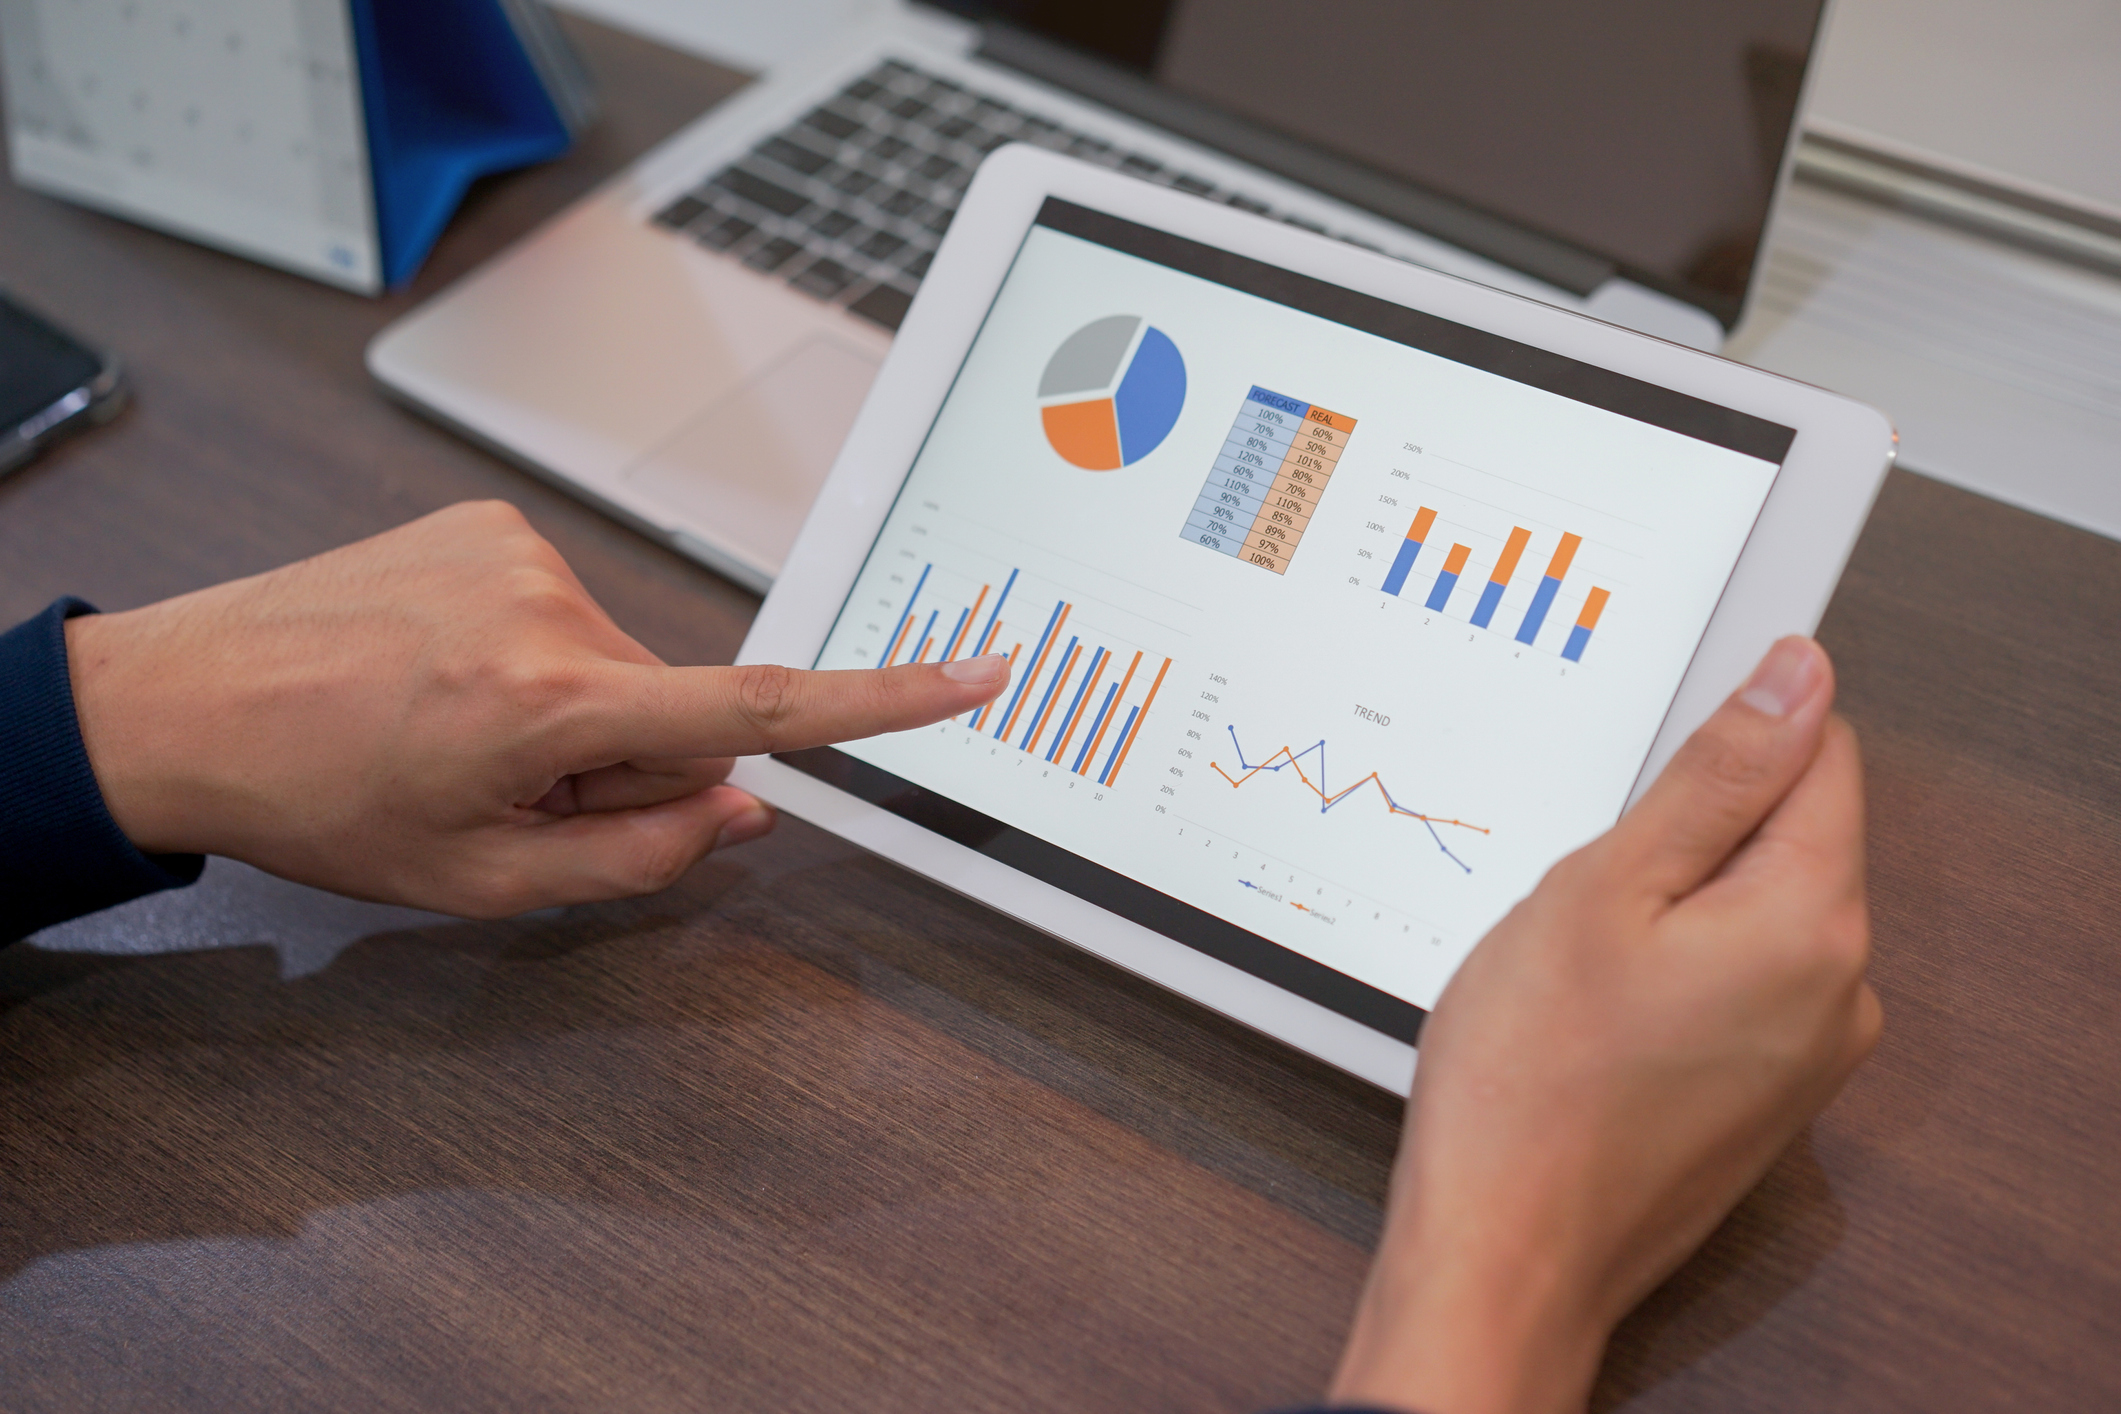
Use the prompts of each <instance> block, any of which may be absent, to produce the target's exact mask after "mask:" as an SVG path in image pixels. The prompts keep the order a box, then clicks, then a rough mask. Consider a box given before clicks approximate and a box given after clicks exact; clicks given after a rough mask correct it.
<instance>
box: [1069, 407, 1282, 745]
mask: <svg viewBox="0 0 2121 1414" xmlns="http://www.w3.org/2000/svg"><path fill="white" fill-rule="evenodd" d="M1253 391H1254V392H1257V391H1258V389H1254V390H1253ZM1141 710H1142V709H1141V707H1140V706H1139V705H1136V706H1133V707H1129V708H1128V709H1127V722H1126V725H1125V726H1122V727H1121V728H1120V729H1119V740H1118V741H1115V742H1113V743H1112V752H1111V754H1110V755H1109V756H1107V757H1105V769H1104V770H1102V771H1099V772H1098V773H1097V783H1098V784H1099V785H1103V784H1104V783H1105V782H1106V781H1108V780H1110V779H1112V763H1113V762H1115V761H1117V760H1119V749H1120V748H1121V747H1122V746H1125V745H1126V744H1127V733H1128V732H1131V731H1133V730H1134V719H1135V718H1136V717H1137V716H1139V715H1140V714H1141Z"/></svg>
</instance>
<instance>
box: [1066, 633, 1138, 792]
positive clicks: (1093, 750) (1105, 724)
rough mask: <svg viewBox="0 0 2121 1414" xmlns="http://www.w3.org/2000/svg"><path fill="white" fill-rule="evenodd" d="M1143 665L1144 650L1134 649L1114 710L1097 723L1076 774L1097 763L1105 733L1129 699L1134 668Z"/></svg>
mask: <svg viewBox="0 0 2121 1414" xmlns="http://www.w3.org/2000/svg"><path fill="white" fill-rule="evenodd" d="M1141 665H1142V651H1141V649H1139V648H1137V649H1135V650H1134V661H1133V662H1131V663H1129V664H1127V675H1126V676H1125V677H1123V678H1121V679H1120V680H1119V691H1117V692H1115V693H1113V694H1112V710H1111V711H1109V712H1107V713H1105V720H1103V721H1102V722H1099V723H1098V724H1097V735H1096V736H1093V737H1091V738H1090V749H1089V750H1088V751H1085V752H1084V753H1083V766H1082V769H1081V770H1079V771H1077V772H1076V773H1075V774H1076V775H1078V776H1087V775H1089V774H1090V768H1091V767H1092V766H1095V765H1096V764H1097V749H1098V748H1099V747H1100V746H1103V745H1104V744H1105V733H1106V732H1109V731H1111V730H1112V723H1113V722H1114V721H1116V720H1117V719H1118V717H1119V704H1120V703H1122V702H1125V701H1126V700H1127V684H1128V683H1130V682H1133V681H1134V670H1135V669H1136V668H1138V667H1140V666H1141Z"/></svg>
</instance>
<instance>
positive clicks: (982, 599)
mask: <svg viewBox="0 0 2121 1414" xmlns="http://www.w3.org/2000/svg"><path fill="white" fill-rule="evenodd" d="M992 588H994V586H993V585H991V584H983V585H981V586H980V587H979V598H977V599H975V600H973V601H972V608H971V610H970V612H968V613H967V614H966V615H965V622H964V623H963V624H962V625H960V626H959V627H958V630H957V636H956V637H955V638H953V639H951V640H950V646H949V647H948V648H946V649H944V650H943V656H942V658H941V660H940V661H942V662H945V663H947V662H949V661H950V660H951V659H952V658H955V657H956V656H957V650H958V649H960V648H962V647H964V645H965V633H966V631H967V630H969V629H970V628H971V627H972V621H973V620H974V619H976V618H978V617H979V606H980V605H982V604H984V603H986V602H987V591H988V590H990V589H992Z"/></svg>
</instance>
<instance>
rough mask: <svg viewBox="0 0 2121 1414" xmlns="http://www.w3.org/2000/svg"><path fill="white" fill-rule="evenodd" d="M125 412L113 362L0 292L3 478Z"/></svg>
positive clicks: (120, 378)
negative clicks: (46, 450) (55, 446)
mask: <svg viewBox="0 0 2121 1414" xmlns="http://www.w3.org/2000/svg"><path fill="white" fill-rule="evenodd" d="M124 405H125V382H124V378H123V376H122V375H121V374H120V372H119V369H118V361H117V360H116V359H114V358H112V357H111V356H110V355H109V354H106V353H102V352H99V351H97V350H95V349H92V348H90V347H89V346H88V345H86V344H84V343H82V342H81V341H80V340H79V339H76V338H74V337H73V336H72V335H71V334H68V333H67V332H66V331H65V330H63V329H61V328H59V327H58V326H57V325H55V324H53V323H52V322H51V321H50V320H47V319H44V318H42V317H41V316H39V315H36V314H33V313H31V312H30V311H29V310H27V309H24V308H23V307H22V306H21V305H19V304H17V303H16V302H15V301H14V300H13V299H11V298H9V297H8V295H7V293H6V291H4V290H0V476H4V475H5V474H7V473H8V472H10V471H13V470H14V469H15V468H16V467H18V466H21V465H22V464H23V463H24V462H26V461H28V460H29V459H30V458H31V457H34V456H36V455H37V453H38V452H40V451H42V450H43V449H44V448H45V447H46V446H48V445H50V444H51V443H52V442H55V441H57V440H58V439H59V438H61V437H64V436H66V435H67V434H68V433H70V432H76V431H79V430H80V429H82V428H84V427H93V426H95V425H96V424H98V423H103V422H108V421H110V419H111V418H113V417H115V416H116V415H117V413H118V410H119V409H120V408H121V407H123V406H124Z"/></svg>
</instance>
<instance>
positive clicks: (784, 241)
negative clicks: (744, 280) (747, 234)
mask: <svg viewBox="0 0 2121 1414" xmlns="http://www.w3.org/2000/svg"><path fill="white" fill-rule="evenodd" d="M802 253H803V248H802V247H801V246H799V245H797V244H796V243H795V242H794V241H791V240H789V239H788V238H787V237H786V236H776V237H774V238H773V239H772V240H770V241H768V242H766V243H765V244H764V245H762V246H760V247H759V248H758V249H757V250H755V251H753V252H751V254H749V255H747V256H745V257H744V263H745V264H746V265H748V266H750V267H751V268H752V269H754V270H778V269H780V268H781V267H782V266H783V265H786V264H787V263H788V262H789V261H791V260H793V259H794V258H795V257H796V256H798V255H801V254H802Z"/></svg>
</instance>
